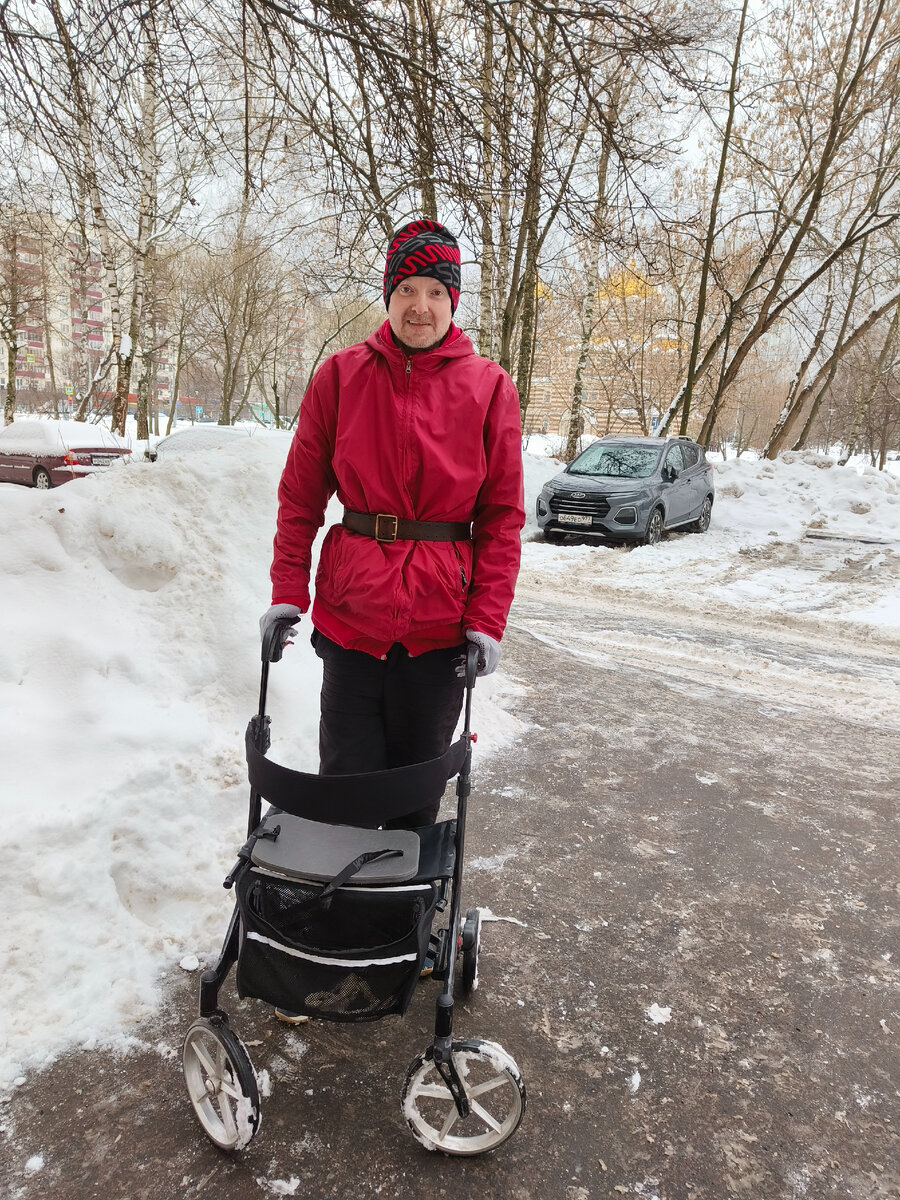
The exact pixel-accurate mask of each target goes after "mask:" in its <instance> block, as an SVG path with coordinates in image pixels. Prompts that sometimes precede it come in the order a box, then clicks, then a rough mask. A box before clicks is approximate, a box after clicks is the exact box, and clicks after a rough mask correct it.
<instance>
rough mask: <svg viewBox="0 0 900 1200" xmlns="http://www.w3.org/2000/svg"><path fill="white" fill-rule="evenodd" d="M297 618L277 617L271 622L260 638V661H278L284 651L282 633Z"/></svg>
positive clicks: (294, 623) (291, 625)
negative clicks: (261, 638)
mask: <svg viewBox="0 0 900 1200" xmlns="http://www.w3.org/2000/svg"><path fill="white" fill-rule="evenodd" d="M299 620H300V617H299V616H296V617H279V618H278V619H277V620H276V621H273V622H272V624H271V625H270V626H269V628H268V629H267V630H266V632H265V636H264V637H263V640H262V661H263V662H264V663H270V662H273V663H274V662H280V660H281V655H282V654H283V652H284V635H285V634H286V633H287V631H288V630H289V629H291V628H292V627H293V626H294V625H296V624H297V622H298V621H299Z"/></svg>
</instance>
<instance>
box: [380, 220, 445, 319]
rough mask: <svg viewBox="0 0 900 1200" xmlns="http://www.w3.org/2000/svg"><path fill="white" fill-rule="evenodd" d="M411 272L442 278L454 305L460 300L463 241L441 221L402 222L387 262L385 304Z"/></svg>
mask: <svg viewBox="0 0 900 1200" xmlns="http://www.w3.org/2000/svg"><path fill="white" fill-rule="evenodd" d="M410 275H429V276H431V278H432V279H438V280H440V282H441V283H442V284H443V285H444V287H445V288H446V289H447V291H448V292H449V293H450V308H451V311H452V312H456V306H457V304H459V284H460V269H459V245H458V243H457V241H456V238H455V237H454V236H453V234H452V233H451V232H450V230H449V229H446V228H445V227H444V226H443V225H441V224H440V223H439V222H438V221H430V220H429V219H428V218H427V217H420V218H419V219H418V220H416V221H410V222H409V224H408V225H404V226H402V227H401V228H400V229H398V230H397V232H396V233H395V234H394V236H393V237H392V238H391V244H390V246H388V252H387V262H386V263H385V266H384V305H385V308H387V306H388V304H389V302H390V299H391V292H393V290H394V288H395V287H396V286H397V284H398V283H400V282H401V280H403V279H406V278H407V277H408V276H410Z"/></svg>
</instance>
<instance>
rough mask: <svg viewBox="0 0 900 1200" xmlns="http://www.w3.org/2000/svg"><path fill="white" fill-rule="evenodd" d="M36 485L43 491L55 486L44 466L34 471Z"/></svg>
mask: <svg viewBox="0 0 900 1200" xmlns="http://www.w3.org/2000/svg"><path fill="white" fill-rule="evenodd" d="M34 486H35V487H36V488H39V489H40V490H41V491H42V492H46V491H47V490H48V489H49V488H51V487H53V484H52V483H51V481H50V476H49V475H48V474H47V472H46V471H45V470H44V468H43V467H38V469H37V470H36V471H35V473H34Z"/></svg>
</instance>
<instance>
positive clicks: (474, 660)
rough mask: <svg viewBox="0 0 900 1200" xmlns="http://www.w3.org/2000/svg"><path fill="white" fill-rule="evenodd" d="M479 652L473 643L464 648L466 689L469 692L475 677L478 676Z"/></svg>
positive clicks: (473, 684)
mask: <svg viewBox="0 0 900 1200" xmlns="http://www.w3.org/2000/svg"><path fill="white" fill-rule="evenodd" d="M480 654H481V651H480V650H479V649H478V647H477V646H476V645H475V643H474V642H469V643H468V644H467V646H466V688H467V690H468V691H470V692H471V690H472V688H473V687H474V686H475V676H476V675H477V674H478V659H479V656H480Z"/></svg>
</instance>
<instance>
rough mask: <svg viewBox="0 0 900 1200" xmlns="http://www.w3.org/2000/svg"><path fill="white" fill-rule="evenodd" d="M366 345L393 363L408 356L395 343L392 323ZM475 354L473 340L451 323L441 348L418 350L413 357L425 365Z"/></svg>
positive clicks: (374, 335) (372, 335) (379, 328)
mask: <svg viewBox="0 0 900 1200" xmlns="http://www.w3.org/2000/svg"><path fill="white" fill-rule="evenodd" d="M366 345H367V346H369V347H371V349H372V350H375V351H376V352H377V353H378V354H381V355H383V356H384V357H385V358H387V359H388V360H390V361H391V362H403V360H404V359H405V358H406V355H405V354H404V353H403V351H402V350H401V349H400V347H399V346H398V345H397V343H396V342H395V341H394V335H393V334H392V333H391V323H390V321H385V322H384V324H383V325H380V326H379V327H378V329H376V330H375V332H374V333H373V334H370V335H369V337H367V338H366ZM474 353H475V347H474V346H473V345H472V342H471V340H470V339H469V338H468V337H467V336H466V334H464V333H463V331H462V330H461V329H460V327H459V326H458V325H454V324H453V322H452V321H451V323H450V329H449V332H448V333H447V336H446V337H445V338H444V340H443V342H442V343H441V344H440V346H435V347H434V349H433V350H417V351H416V352H415V354H414V355H412V356H411V357H413V358H415V360H416V361H417V362H421V363H422V364H423V365H428V364H430V363H434V362H436V361H437V360H438V359H442V358H465V357H466V356H467V355H469V354H474Z"/></svg>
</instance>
